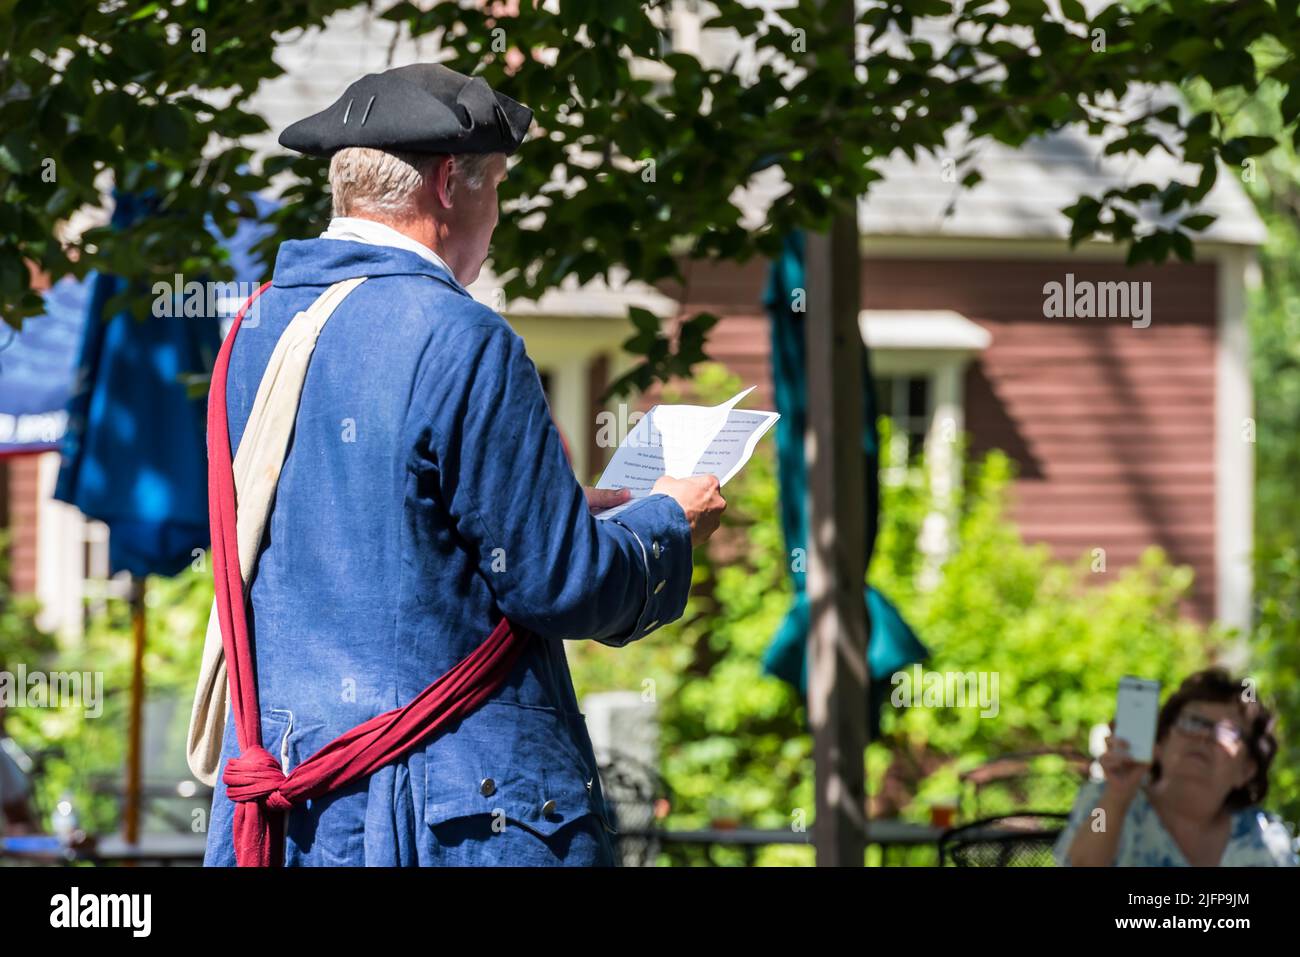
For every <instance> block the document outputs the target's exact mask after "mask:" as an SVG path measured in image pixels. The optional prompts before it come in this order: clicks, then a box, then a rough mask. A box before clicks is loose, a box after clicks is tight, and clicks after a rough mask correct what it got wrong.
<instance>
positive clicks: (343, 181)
mask: <svg viewBox="0 0 1300 957" xmlns="http://www.w3.org/2000/svg"><path fill="white" fill-rule="evenodd" d="M446 155H447V154H445V153H413V152H408V151H403V150H393V151H391V152H389V151H388V150H377V149H371V148H370V147H367V146H350V147H348V148H346V149H341V150H339V151H338V152H337V153H335V154H334V156H333V157H332V158H331V159H330V173H329V178H330V190H331V193H332V196H333V207H334V210H333V214H334V215H335V216H356V215H364V214H369V215H371V216H385V217H393V218H398V219H400V218H404V217H405V216H407V215H408V214H409V213H411V212H412V204H413V202H414V199H415V195H416V193H417V192H419V190H420V187H421V186H423V185H424V183H425V180H427V179H428V177H430V176H432V175H433V170H434V168H435V167H436V166H437V164H438V161H439V160H440V159H442V158H443V157H444V156H446ZM496 155H497V154H496V153H457V154H456V168H455V170H454V171H453V172H452V177H451V190H452V195H455V191H456V189H457V187H458V186H464V187H466V188H467V189H478V188H479V187H480V186H482V185H483V181H484V179H486V177H487V172H488V165H489V162H490V160H491V159H492V158H493V157H495V156H496Z"/></svg>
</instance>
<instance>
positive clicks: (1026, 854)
mask: <svg viewBox="0 0 1300 957" xmlns="http://www.w3.org/2000/svg"><path fill="white" fill-rule="evenodd" d="M1067 820H1069V815H1068V814H1058V813H1055V812H1047V811H1042V812H1040V811H1021V812H1018V813H1016V814H1004V815H1000V816H998V817H988V818H984V819H983V820H980V821H973V822H971V823H970V824H964V825H962V826H961V827H955V828H950V829H949V830H947V831H945V832H944V833H943V835H942V836H941V837H940V838H939V865H940V866H941V867H1051V866H1052V865H1053V864H1054V863H1055V861H1054V860H1053V859H1052V845H1053V844H1055V843H1056V839H1057V838H1058V837H1059V836H1060V834H1061V832H1062V831H1063V830H1064V829H1065V823H1066V821H1067Z"/></svg>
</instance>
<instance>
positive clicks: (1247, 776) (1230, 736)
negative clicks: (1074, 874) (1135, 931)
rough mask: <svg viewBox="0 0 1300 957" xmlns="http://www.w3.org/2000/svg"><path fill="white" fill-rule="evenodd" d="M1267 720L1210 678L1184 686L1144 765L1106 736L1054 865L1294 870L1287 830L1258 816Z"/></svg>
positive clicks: (1231, 684)
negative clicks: (1093, 777) (1097, 771)
mask: <svg viewBox="0 0 1300 957" xmlns="http://www.w3.org/2000/svg"><path fill="white" fill-rule="evenodd" d="M1273 723H1274V719H1273V715H1272V714H1271V713H1270V712H1269V711H1268V709H1267V708H1265V707H1264V706H1263V705H1261V704H1259V702H1257V701H1255V700H1253V696H1252V695H1248V694H1247V693H1246V685H1245V683H1244V682H1241V681H1234V680H1233V679H1232V678H1230V677H1229V676H1228V674H1227V672H1225V671H1223V670H1222V669H1219V668H1211V669H1207V670H1205V671H1200V672H1197V673H1196V674H1194V675H1191V676H1190V677H1189V678H1187V679H1186V680H1185V681H1184V682H1183V683H1182V685H1181V686H1179V688H1178V690H1177V691H1175V692H1174V693H1173V694H1172V695H1170V696H1169V700H1168V701H1166V702H1165V704H1164V707H1163V708H1161V710H1160V714H1159V717H1158V719H1157V722H1156V734H1155V746H1154V748H1153V751H1152V758H1151V761H1150V762H1149V763H1147V762H1139V761H1136V760H1134V759H1133V757H1132V755H1131V754H1130V752H1129V745H1128V742H1127V741H1124V740H1122V739H1119V738H1116V737H1114V736H1112V737H1111V738H1110V739H1109V740H1108V746H1107V749H1106V752H1105V754H1103V755H1102V756H1101V767H1102V770H1103V772H1104V774H1105V779H1104V780H1103V781H1089V782H1088V783H1087V784H1085V785H1084V787H1083V788H1082V789H1081V790H1080V793H1079V797H1078V799H1077V800H1076V801H1075V804H1074V808H1073V809H1072V810H1071V812H1070V820H1069V823H1068V824H1067V826H1066V828H1065V830H1064V832H1063V833H1062V834H1061V836H1060V838H1059V839H1058V840H1057V843H1056V846H1055V849H1054V856H1055V858H1056V861H1057V863H1058V864H1061V865H1063V866H1071V865H1072V866H1076V867H1083V866H1112V865H1113V866H1118V867H1187V866H1191V867H1234V866H1235V867H1242V866H1246V867H1250V866H1266V867H1267V866H1297V865H1300V860H1298V859H1297V857H1296V854H1295V851H1294V849H1293V846H1292V844H1293V839H1292V837H1291V834H1290V833H1289V831H1288V830H1287V828H1286V826H1285V825H1284V824H1283V823H1282V822H1281V821H1279V820H1277V819H1276V818H1274V817H1272V816H1270V815H1267V814H1265V813H1264V812H1263V811H1261V810H1260V809H1259V807H1258V805H1259V803H1260V802H1261V801H1263V799H1264V796H1265V794H1266V793H1267V791H1268V768H1269V765H1270V763H1271V762H1272V760H1273V755H1274V754H1275V753H1276V751H1277V740H1276V739H1275V738H1274V736H1273Z"/></svg>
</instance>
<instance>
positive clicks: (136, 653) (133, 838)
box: [123, 576, 145, 844]
mask: <svg viewBox="0 0 1300 957" xmlns="http://www.w3.org/2000/svg"><path fill="white" fill-rule="evenodd" d="M144 594H145V580H144V579H143V578H135V577H134V576H133V577H132V578H131V634H132V639H133V644H134V648H133V650H132V656H131V658H132V662H131V717H130V725H129V730H128V732H127V734H128V740H127V758H126V801H125V807H124V810H123V831H124V834H125V837H126V843H127V844H135V843H137V842H138V841H139V840H140V778H141V774H140V765H141V757H140V752H141V748H142V743H143V737H144V728H143V707H144V643H145V627H144V615H145V605H144Z"/></svg>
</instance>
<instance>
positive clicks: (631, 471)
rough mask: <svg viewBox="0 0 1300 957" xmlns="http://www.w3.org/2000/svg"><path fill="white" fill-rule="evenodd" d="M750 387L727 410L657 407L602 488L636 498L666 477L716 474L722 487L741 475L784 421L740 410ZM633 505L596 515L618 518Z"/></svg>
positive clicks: (617, 454)
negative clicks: (620, 490)
mask: <svg viewBox="0 0 1300 957" xmlns="http://www.w3.org/2000/svg"><path fill="white" fill-rule="evenodd" d="M753 391H754V387H753V386H750V387H749V388H748V389H746V390H745V391H744V392H741V393H739V394H737V395H735V396H732V397H731V398H730V399H728V400H727V401H726V402H724V403H722V404H721V405H714V406H704V405H656V406H655V407H654V408H652V409H651V410H650V411H649V412H647V413H646V414H645V415H644V416H643V417H642V418H641V420H640V421H639V422H637V424H636V426H635V428H633V429H632V431H631V432H629V433H628V436H627V438H626V439H624V440H623V444H622V445H620V446H619V447H618V448H617V449H616V450H615V451H614V455H613V457H612V458H611V459H610V462H609V466H608V467H607V468H606V469H605V473H604V474H603V475H602V476H601V477H600V481H599V482H597V483H596V488H626V489H629V490H631V492H632V499H633V501H635V500H636V499H638V498H644V497H645V496H647V495H649V494H650V490H651V489H652V488H653V487H654V484H655V482H656V481H658V480H659V479H660V478H661V477H662V476H664V475H668V476H671V477H672V478H688V477H690V476H692V475H716V476H717V477H718V483H719V484H720V485H726V484H727V481H728V480H729V479H730V478H731V477H732V476H733V475H735V474H736V473H737V472H739V471H740V470H741V469H742V468H743V467H744V465H745V463H746V462H748V461H749V457H750V456H751V455H753V454H754V448H755V446H757V445H758V440H759V439H761V438H762V437H763V433H765V432H766V431H767V430H768V429H770V428H771V427H772V425H773V424H774V423H775V422H776V420H777V419H779V418H780V417H781V416H780V415H778V414H777V413H775V412H754V411H750V410H749V409H737V408H736V407H735V406H736V403H738V402H739V401H740V400H741V399H743V398H744V397H745V396H747V395H749V393H751V392H753ZM631 504H632V502H625V503H623V504H622V505H618V506H616V507H614V508H609V509H606V510H605V511H603V512H598V513H597V514H596V517H597V518H612V517H614V516H615V515H617V514H618V513H619V512H621V511H623V509H625V508H627V507H629V506H630V505H631Z"/></svg>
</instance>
